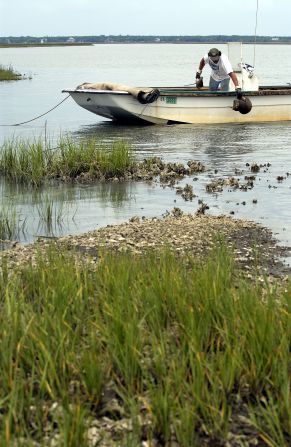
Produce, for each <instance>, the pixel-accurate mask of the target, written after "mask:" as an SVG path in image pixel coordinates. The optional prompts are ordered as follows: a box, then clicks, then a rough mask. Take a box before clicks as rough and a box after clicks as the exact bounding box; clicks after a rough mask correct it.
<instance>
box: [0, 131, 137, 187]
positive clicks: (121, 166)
mask: <svg viewBox="0 0 291 447" xmlns="http://www.w3.org/2000/svg"><path fill="white" fill-rule="evenodd" d="M134 163H135V158H134V155H133V152H132V150H131V149H130V147H129V146H128V144H127V143H125V142H123V141H118V142H115V143H113V144H112V146H111V147H105V146H104V145H103V144H102V143H100V142H98V141H97V142H96V140H95V139H93V138H86V139H82V140H78V141H76V140H74V139H73V138H72V137H71V136H70V135H61V136H60V137H59V139H58V141H57V142H56V144H53V141H52V140H50V139H49V138H48V137H47V136H46V137H45V138H44V139H42V138H34V139H23V138H11V139H7V140H5V142H4V143H3V145H2V148H1V150H0V173H2V175H3V176H5V177H6V178H8V179H10V180H11V181H13V182H14V183H26V184H30V185H32V186H36V187H39V186H40V185H42V184H43V183H44V182H45V181H46V180H52V179H53V180H62V181H64V180H65V181H66V180H74V179H76V178H77V177H80V176H83V177H84V179H85V180H87V181H90V180H94V179H100V178H101V179H102V178H105V179H106V178H113V177H115V176H118V177H119V176H122V175H124V173H125V172H126V170H128V169H130V168H131V167H132V166H133V165H134Z"/></svg>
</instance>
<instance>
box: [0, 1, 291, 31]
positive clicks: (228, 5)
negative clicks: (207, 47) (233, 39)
mask: <svg viewBox="0 0 291 447" xmlns="http://www.w3.org/2000/svg"><path fill="white" fill-rule="evenodd" d="M258 1H259V9H258V20H257V35H268V36H290V35H291V26H290V22H291V19H290V18H291V0H258ZM256 8H257V0H0V36H28V35H29V36H67V35H76V36H81V35H89V36H90V35H100V34H105V35H109V34H112V35H119V34H121V35H127V34H131V35H151V34H153V35H213V34H228V35H231V34H238V35H254V34H255V23H256Z"/></svg>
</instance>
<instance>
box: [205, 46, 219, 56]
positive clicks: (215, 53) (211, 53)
mask: <svg viewBox="0 0 291 447" xmlns="http://www.w3.org/2000/svg"><path fill="white" fill-rule="evenodd" d="M208 56H209V57H217V56H221V51H219V50H218V49H217V48H211V50H209V51H208Z"/></svg>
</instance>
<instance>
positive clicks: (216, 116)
mask: <svg viewBox="0 0 291 447" xmlns="http://www.w3.org/2000/svg"><path fill="white" fill-rule="evenodd" d="M241 60H242V59H240V62H237V63H236V64H235V65H233V68H234V71H235V73H236V75H237V77H238V78H239V81H240V85H241V86H242V94H243V98H242V101H245V103H246V104H247V105H248V107H247V108H244V107H241V105H242V106H244V105H245V104H244V103H241V100H240V101H237V98H236V92H235V89H234V85H233V84H232V82H231V86H230V91H228V92H220V91H217V92H213V91H210V90H209V89H208V88H207V87H202V88H197V87H195V86H182V87H150V88H142V87H139V88H131V87H128V86H124V85H120V84H111V83H97V84H86V83H85V84H82V85H80V86H78V87H77V88H76V89H65V90H63V92H67V93H69V94H70V95H71V97H72V98H73V99H74V100H75V101H76V103H77V104H78V105H79V106H81V107H83V108H84V109H86V110H88V111H89V112H92V113H95V114H96V115H100V116H102V117H105V118H109V119H111V120H114V121H120V122H137V123H140V122H147V123H154V124H172V123H188V124H214V123H251V122H262V121H270V122H271V121H290V120H291V85H289V84H288V85H282V86H260V87H259V81H258V78H257V77H256V76H255V74H254V71H253V67H251V66H250V65H248V64H244V63H242V62H241Z"/></svg>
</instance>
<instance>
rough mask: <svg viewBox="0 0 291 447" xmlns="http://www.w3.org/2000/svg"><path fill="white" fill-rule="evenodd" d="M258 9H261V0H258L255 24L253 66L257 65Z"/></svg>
mask: <svg viewBox="0 0 291 447" xmlns="http://www.w3.org/2000/svg"><path fill="white" fill-rule="evenodd" d="M258 11H259V0H257V10H256V25H255V43H254V61H253V67H254V66H255V63H256V44H257V27H258Z"/></svg>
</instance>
